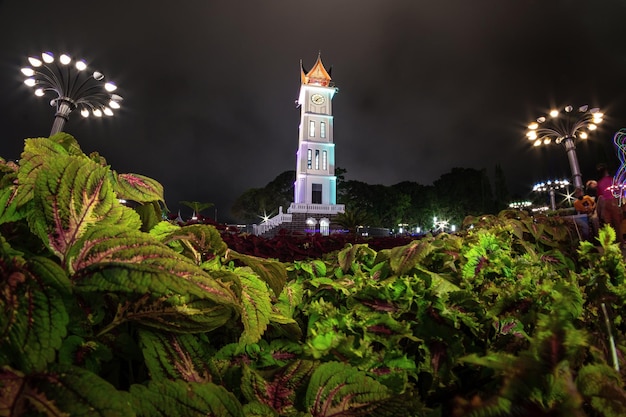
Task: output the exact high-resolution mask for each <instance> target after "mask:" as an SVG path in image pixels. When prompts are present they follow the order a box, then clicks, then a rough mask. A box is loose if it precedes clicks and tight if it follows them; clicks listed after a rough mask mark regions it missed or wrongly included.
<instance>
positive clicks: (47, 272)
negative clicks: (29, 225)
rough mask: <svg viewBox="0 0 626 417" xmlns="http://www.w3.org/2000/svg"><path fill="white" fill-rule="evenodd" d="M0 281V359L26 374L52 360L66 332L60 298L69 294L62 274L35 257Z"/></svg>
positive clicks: (16, 267) (53, 266)
mask: <svg viewBox="0 0 626 417" xmlns="http://www.w3.org/2000/svg"><path fill="white" fill-rule="evenodd" d="M2 272H3V273H6V279H4V280H2V281H0V311H1V314H0V338H1V340H3V342H2V350H1V351H0V360H1V362H2V363H4V364H7V363H10V364H11V365H12V366H17V367H19V368H20V369H23V370H26V371H34V370H43V369H45V368H46V366H47V365H48V364H49V363H51V362H52V361H54V359H55V355H56V351H57V349H59V348H60V347H61V344H62V341H63V338H64V337H65V335H66V332H67V325H68V323H69V317H68V314H67V310H66V308H65V304H64V301H63V300H64V298H65V297H67V296H68V294H69V293H70V289H69V280H68V279H67V276H66V275H65V272H64V271H63V270H62V269H61V268H60V267H59V266H58V265H57V264H55V263H54V262H52V261H50V260H48V259H45V258H39V257H35V258H32V259H30V260H29V261H28V262H27V263H24V264H20V265H19V266H18V265H16V266H15V267H14V269H12V270H10V271H2Z"/></svg>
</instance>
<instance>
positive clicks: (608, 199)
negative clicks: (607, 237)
mask: <svg viewBox="0 0 626 417" xmlns="http://www.w3.org/2000/svg"><path fill="white" fill-rule="evenodd" d="M597 168H598V176H599V179H598V187H597V189H598V201H597V203H596V205H597V210H598V217H599V218H600V223H601V224H602V225H604V224H608V225H610V226H611V227H612V228H613V230H615V235H616V237H617V241H618V242H619V244H620V246H622V247H623V246H624V234H623V232H622V218H623V216H622V208H621V207H620V204H619V200H618V199H617V198H615V196H614V195H613V177H611V176H610V175H609V169H608V168H607V166H606V165H605V164H598V166H597Z"/></svg>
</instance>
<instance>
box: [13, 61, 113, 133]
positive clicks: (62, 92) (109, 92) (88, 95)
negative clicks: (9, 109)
mask: <svg viewBox="0 0 626 417" xmlns="http://www.w3.org/2000/svg"><path fill="white" fill-rule="evenodd" d="M72 61H73V60H72V58H70V56H69V55H67V54H61V55H60V56H59V57H58V59H56V58H55V57H54V55H52V53H50V52H44V53H42V54H41V58H38V57H29V58H28V62H29V63H30V66H26V67H24V68H22V74H24V76H26V79H25V80H24V84H26V85H27V86H29V87H32V88H34V89H35V95H36V96H38V97H42V96H44V95H45V94H46V93H47V92H52V93H53V94H56V97H55V98H53V99H52V100H51V101H50V105H51V106H53V107H56V113H55V115H54V123H53V124H52V130H51V132H50V136H52V135H54V134H55V133H58V132H60V131H62V130H63V126H64V125H65V122H67V120H68V119H69V116H70V113H71V112H72V111H73V110H75V109H79V110H80V114H81V115H82V116H83V117H89V116H90V115H93V116H95V117H102V116H103V115H104V116H112V115H113V110H116V109H119V108H120V102H121V101H122V97H120V96H119V95H117V94H114V93H113V92H114V91H115V90H116V89H117V86H116V85H115V83H112V82H110V81H105V80H104V78H105V77H104V74H103V73H101V72H99V71H91V70H89V69H88V67H87V64H86V63H85V61H84V60H82V59H79V60H74V65H71V64H72Z"/></svg>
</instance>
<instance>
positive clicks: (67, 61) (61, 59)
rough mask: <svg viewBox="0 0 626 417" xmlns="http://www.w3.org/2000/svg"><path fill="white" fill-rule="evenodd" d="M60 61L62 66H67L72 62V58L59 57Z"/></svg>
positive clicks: (64, 55)
mask: <svg viewBox="0 0 626 417" xmlns="http://www.w3.org/2000/svg"><path fill="white" fill-rule="evenodd" d="M59 61H61V64H63V65H67V64H69V63H70V62H72V58H70V57H69V55H67V54H63V55H61V56H60V57H59Z"/></svg>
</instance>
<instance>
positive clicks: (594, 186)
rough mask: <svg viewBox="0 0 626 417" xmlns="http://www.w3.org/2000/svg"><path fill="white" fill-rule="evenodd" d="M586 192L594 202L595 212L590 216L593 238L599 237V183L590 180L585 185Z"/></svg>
mask: <svg viewBox="0 0 626 417" xmlns="http://www.w3.org/2000/svg"><path fill="white" fill-rule="evenodd" d="M585 192H586V194H587V195H588V196H589V197H591V199H592V200H593V205H594V210H593V211H592V212H591V214H589V224H590V226H591V236H593V237H597V236H598V230H600V218H599V217H598V209H597V207H598V181H596V180H589V181H587V182H586V183H585Z"/></svg>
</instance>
